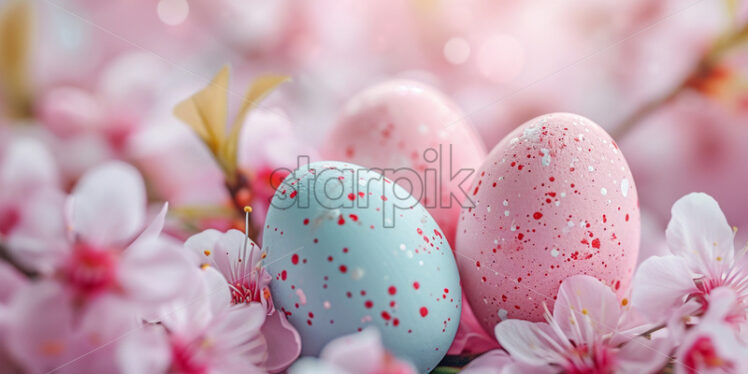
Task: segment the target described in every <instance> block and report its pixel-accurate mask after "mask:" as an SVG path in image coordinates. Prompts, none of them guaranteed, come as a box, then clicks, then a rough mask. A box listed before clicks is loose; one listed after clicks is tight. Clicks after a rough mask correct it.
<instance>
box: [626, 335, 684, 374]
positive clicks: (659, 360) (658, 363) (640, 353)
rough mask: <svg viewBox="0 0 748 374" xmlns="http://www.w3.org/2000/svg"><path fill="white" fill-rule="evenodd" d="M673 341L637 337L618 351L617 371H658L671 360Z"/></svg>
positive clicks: (631, 373)
mask: <svg viewBox="0 0 748 374" xmlns="http://www.w3.org/2000/svg"><path fill="white" fill-rule="evenodd" d="M672 347H673V345H672V342H671V341H670V339H668V338H657V339H652V340H650V339H647V338H644V337H641V336H639V337H636V338H634V339H633V340H631V341H629V342H628V343H626V345H624V346H623V347H622V348H621V350H620V351H618V352H617V353H616V359H617V361H618V370H617V371H616V372H617V373H618V372H620V373H624V374H628V373H630V374H638V373H658V372H659V371H660V369H662V368H663V367H664V366H665V364H666V363H667V362H668V360H670V351H671V350H672Z"/></svg>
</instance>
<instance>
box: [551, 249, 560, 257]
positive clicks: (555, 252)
mask: <svg viewBox="0 0 748 374" xmlns="http://www.w3.org/2000/svg"><path fill="white" fill-rule="evenodd" d="M551 256H553V257H558V249H556V248H553V249H551Z"/></svg>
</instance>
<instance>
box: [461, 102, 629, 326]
mask: <svg viewBox="0 0 748 374" xmlns="http://www.w3.org/2000/svg"><path fill="white" fill-rule="evenodd" d="M470 193H471V198H472V201H473V203H474V206H472V207H468V208H463V211H462V214H461V216H460V222H459V226H458V232H457V262H458V265H459V267H460V274H462V281H463V289H464V292H465V295H466V296H467V299H468V301H469V302H470V306H471V307H472V308H473V311H474V312H475V315H476V317H478V320H479V321H480V322H481V324H482V325H483V327H484V328H485V329H486V330H488V331H493V328H494V326H495V325H496V323H498V322H499V321H501V320H504V319H507V318H518V319H525V320H530V321H540V320H542V315H543V311H544V309H543V304H544V303H545V304H547V305H548V307H549V308H550V309H551V310H552V306H553V301H554V299H555V297H556V293H557V291H558V287H559V285H560V283H561V281H563V280H564V279H566V278H567V277H569V276H571V275H575V274H588V275H591V276H594V277H596V278H598V279H600V280H601V281H602V282H603V283H605V284H606V285H608V286H610V288H611V289H613V290H615V291H616V292H617V293H618V295H619V297H623V294H624V293H625V291H626V289H627V287H628V285H629V281H630V280H631V277H632V274H633V272H634V266H635V265H636V258H637V255H638V252H639V230H640V225H639V208H638V202H637V195H636V187H635V186H634V181H633V178H632V177H631V172H630V170H629V167H628V165H627V164H626V160H625V159H624V158H623V154H621V151H620V150H619V149H618V146H617V145H616V143H615V142H614V141H613V139H611V138H610V136H609V135H608V134H607V133H606V132H605V131H604V130H603V129H602V128H600V126H598V125H597V124H595V123H594V122H592V121H590V120H589V119H587V118H584V117H581V116H578V115H574V114H568V113H555V114H548V115H544V116H540V117H537V118H535V119H532V120H530V121H528V122H527V123H525V124H523V125H522V126H520V127H518V128H517V129H515V130H514V131H512V132H511V133H510V134H509V135H507V136H506V137H505V138H504V139H503V140H502V141H501V142H500V143H499V144H497V145H496V147H495V148H494V149H493V150H492V151H491V153H490V154H489V155H488V158H487V159H486V161H485V162H484V163H483V166H481V168H480V170H479V171H478V176H477V177H476V179H475V181H474V182H473V185H472V189H471V191H470Z"/></svg>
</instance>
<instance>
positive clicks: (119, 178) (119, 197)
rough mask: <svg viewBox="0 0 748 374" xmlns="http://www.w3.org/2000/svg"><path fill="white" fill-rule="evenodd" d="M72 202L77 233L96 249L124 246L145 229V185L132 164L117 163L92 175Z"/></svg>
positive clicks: (83, 179)
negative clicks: (95, 246) (116, 245)
mask: <svg viewBox="0 0 748 374" xmlns="http://www.w3.org/2000/svg"><path fill="white" fill-rule="evenodd" d="M71 199H72V203H71V208H72V211H71V219H72V222H71V224H72V227H73V230H74V231H75V232H76V233H78V234H80V235H81V236H82V238H83V239H84V240H86V241H89V242H91V243H93V244H95V245H100V246H107V245H113V244H124V243H125V242H126V241H129V240H130V239H132V238H133V237H134V236H135V235H136V234H137V233H138V231H140V230H141V229H142V228H143V222H144V221H145V205H146V195H145V185H144V184H143V178H142V177H141V176H140V174H139V173H138V171H137V170H136V169H135V168H134V167H133V166H131V165H129V164H126V163H124V162H119V161H114V162H110V163H107V164H104V165H102V166H98V167H96V168H94V169H92V170H90V171H88V172H87V173H86V174H84V175H83V177H81V179H80V181H79V182H78V184H77V185H76V186H75V189H74V190H73V193H72V195H71Z"/></svg>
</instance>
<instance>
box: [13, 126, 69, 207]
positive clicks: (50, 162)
mask: <svg viewBox="0 0 748 374" xmlns="http://www.w3.org/2000/svg"><path fill="white" fill-rule="evenodd" d="M58 184H59V175H58V172H57V166H56V165H55V161H54V158H53V157H52V154H51V153H50V152H49V150H48V149H47V148H46V147H45V146H44V145H43V144H42V143H41V142H39V141H37V140H34V139H30V138H17V139H13V141H12V142H10V144H9V145H8V148H7V150H6V151H5V154H4V157H3V158H2V162H0V191H2V192H0V194H3V195H6V196H7V195H8V194H10V195H11V196H15V197H23V196H24V195H26V194H28V193H29V191H32V190H34V189H37V188H39V187H40V186H44V187H57V186H58Z"/></svg>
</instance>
